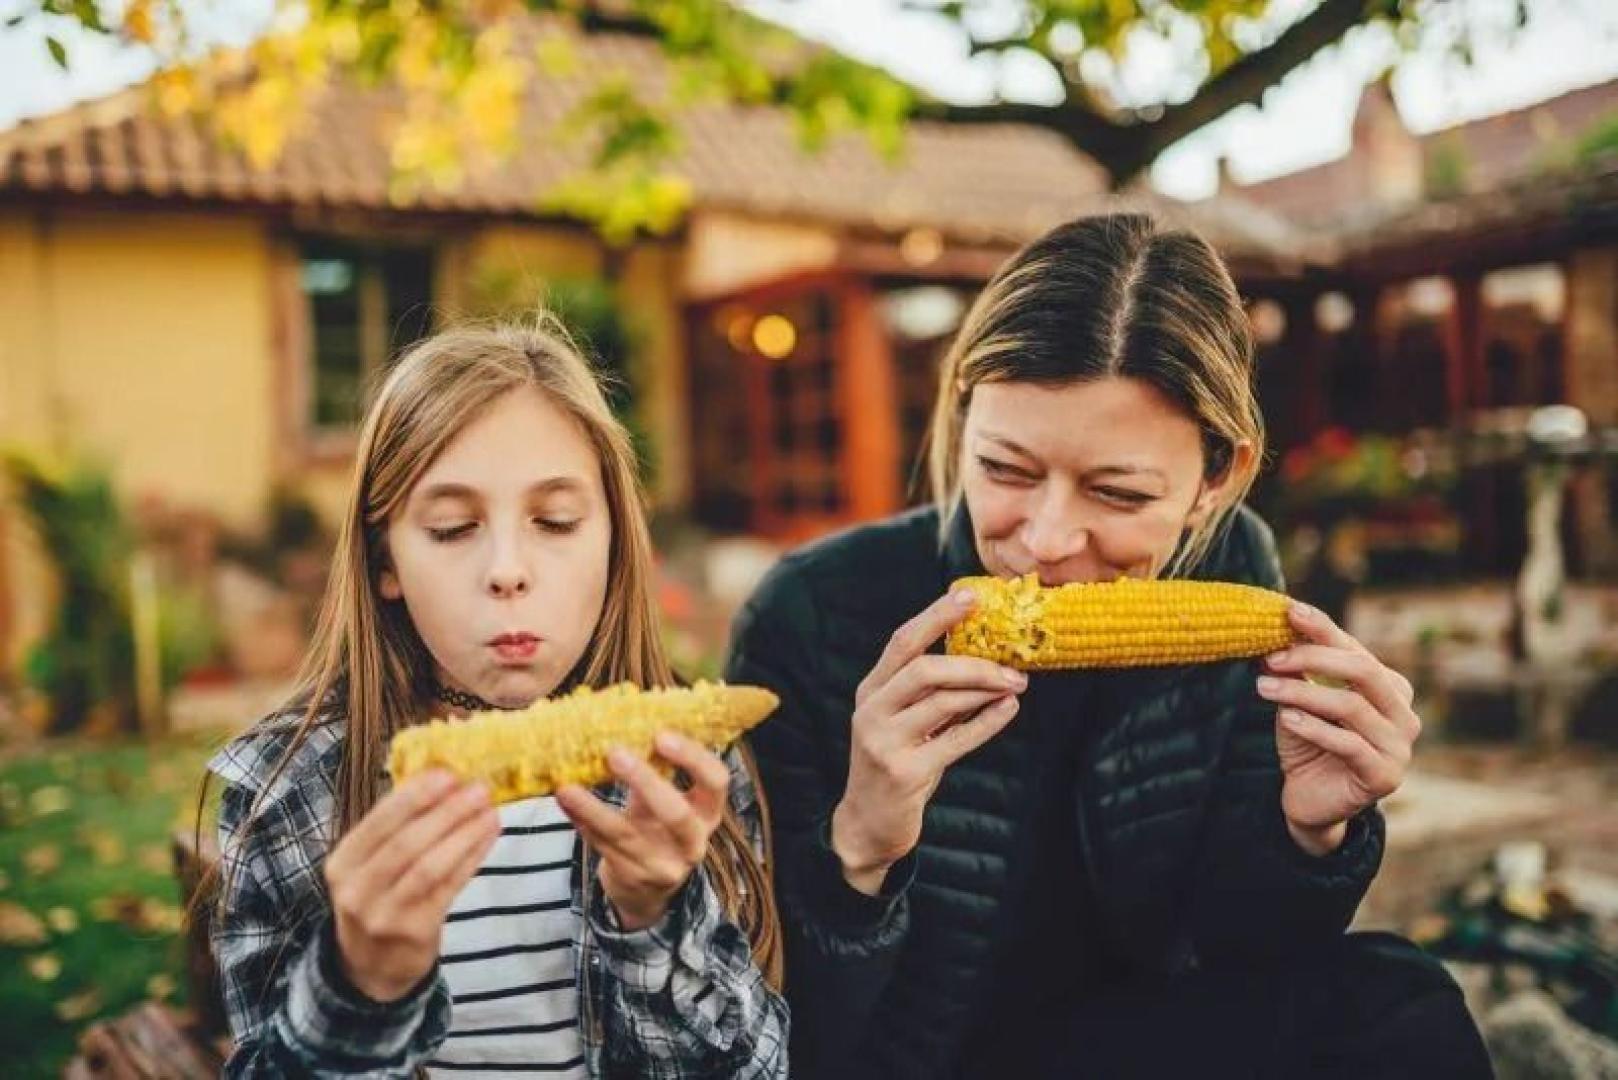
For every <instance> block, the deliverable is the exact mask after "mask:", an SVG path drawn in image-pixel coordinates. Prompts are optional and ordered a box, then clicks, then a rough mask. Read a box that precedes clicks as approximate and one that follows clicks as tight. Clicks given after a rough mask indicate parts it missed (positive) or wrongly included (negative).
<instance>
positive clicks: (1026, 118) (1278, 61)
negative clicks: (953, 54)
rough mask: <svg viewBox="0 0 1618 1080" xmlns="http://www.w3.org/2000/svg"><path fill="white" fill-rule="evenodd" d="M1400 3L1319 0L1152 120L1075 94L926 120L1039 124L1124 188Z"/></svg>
mask: <svg viewBox="0 0 1618 1080" xmlns="http://www.w3.org/2000/svg"><path fill="white" fill-rule="evenodd" d="M1397 7H1398V4H1397V0H1322V2H1321V4H1320V6H1318V7H1317V8H1315V9H1314V10H1313V11H1311V12H1310V13H1309V14H1308V15H1306V16H1304V17H1303V18H1302V19H1299V20H1298V21H1297V22H1296V23H1294V24H1293V25H1291V26H1289V27H1288V28H1287V29H1286V30H1285V31H1283V32H1282V34H1281V36H1280V37H1278V38H1276V39H1275V40H1274V41H1273V42H1271V43H1270V44H1268V45H1266V46H1265V47H1264V48H1262V49H1259V50H1258V51H1256V52H1253V53H1249V54H1248V55H1246V56H1244V57H1242V58H1241V59H1240V60H1238V61H1236V62H1235V63H1234V64H1232V65H1230V67H1228V68H1226V69H1225V70H1224V71H1222V72H1220V73H1219V74H1218V75H1215V76H1214V77H1213V78H1211V79H1209V80H1208V81H1207V82H1206V83H1204V84H1203V85H1202V87H1201V88H1200V89H1198V90H1197V92H1196V93H1195V94H1194V95H1193V96H1192V97H1191V98H1190V99H1189V100H1187V101H1184V102H1182V103H1180V104H1178V105H1170V106H1167V107H1166V108H1165V109H1164V110H1163V112H1162V115H1161V116H1159V117H1157V118H1156V119H1153V120H1149V121H1133V122H1122V121H1118V120H1114V119H1112V118H1110V117H1108V116H1105V115H1103V114H1101V113H1100V112H1097V111H1096V110H1095V109H1094V108H1093V107H1091V106H1090V105H1088V104H1087V103H1086V102H1084V101H1082V100H1078V99H1076V98H1074V97H1073V96H1071V90H1070V96H1069V98H1068V100H1067V101H1065V102H1063V103H1062V104H1061V105H1028V104H1021V103H1016V102H996V103H994V104H990V105H947V104H938V105H933V104H929V105H924V106H923V107H922V110H921V111H922V114H923V115H926V116H931V117H933V118H936V119H941V120H947V121H950V122H953V123H969V124H983V123H1022V124H1035V125H1038V126H1040V127H1043V128H1047V129H1049V130H1052V131H1056V132H1058V133H1060V134H1062V135H1063V136H1065V137H1066V138H1068V139H1069V140H1070V141H1072V142H1073V144H1074V145H1075V146H1077V147H1078V148H1079V149H1080V150H1083V151H1084V152H1085V153H1087V154H1089V155H1090V156H1091V157H1093V158H1095V159H1096V160H1097V161H1099V162H1100V163H1101V164H1102V166H1103V167H1105V168H1106V170H1107V172H1108V173H1109V174H1110V175H1111V177H1112V183H1113V186H1114V187H1122V186H1123V185H1124V184H1126V183H1128V182H1129V180H1131V179H1132V178H1133V177H1134V176H1135V175H1136V174H1137V173H1139V172H1140V171H1141V170H1142V169H1144V168H1146V166H1148V165H1150V164H1151V163H1152V161H1153V160H1155V159H1156V158H1157V156H1158V155H1159V154H1161V153H1162V152H1163V151H1164V150H1166V149H1168V148H1169V147H1170V146H1172V145H1173V144H1174V143H1176V142H1178V141H1179V140H1180V139H1182V138H1184V137H1185V136H1187V135H1189V134H1191V133H1192V132H1193V131H1196V130H1197V129H1198V128H1201V127H1203V126H1204V125H1206V124H1208V123H1211V122H1212V121H1214V120H1217V119H1218V118H1219V117H1221V116H1223V115H1225V114H1226V113H1227V112H1229V111H1230V110H1232V109H1234V108H1236V107H1237V106H1239V105H1245V104H1248V103H1249V102H1255V101H1257V100H1258V99H1259V98H1260V97H1261V96H1262V95H1263V93H1264V91H1265V90H1267V89H1269V88H1270V87H1271V86H1274V85H1275V84H1276V83H1277V82H1279V81H1280V80H1281V79H1282V78H1284V77H1285V76H1286V75H1287V74H1288V73H1289V72H1291V71H1292V70H1293V69H1294V68H1296V67H1298V66H1299V65H1300V64H1302V63H1304V62H1305V61H1306V60H1308V59H1310V58H1311V57H1313V56H1314V55H1315V54H1316V53H1317V52H1319V51H1320V50H1321V49H1323V48H1325V47H1326V46H1327V45H1330V44H1332V43H1333V42H1335V41H1337V40H1339V39H1340V38H1342V36H1343V35H1344V34H1346V33H1347V32H1348V31H1349V30H1351V29H1353V28H1354V27H1355V26H1358V25H1359V24H1361V23H1363V22H1365V21H1367V20H1369V19H1371V18H1373V17H1375V16H1377V15H1379V14H1391V13H1392V12H1393V11H1394V10H1396V9H1397Z"/></svg>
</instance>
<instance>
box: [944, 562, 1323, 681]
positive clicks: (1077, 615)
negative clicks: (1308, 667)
mask: <svg viewBox="0 0 1618 1080" xmlns="http://www.w3.org/2000/svg"><path fill="white" fill-rule="evenodd" d="M953 588H956V589H960V588H968V589H971V590H972V592H973V593H974V594H976V596H977V598H978V600H977V606H976V607H975V608H973V610H972V612H971V613H970V614H969V615H967V617H966V618H965V619H963V620H962V621H961V622H960V623H959V624H958V625H956V626H955V627H954V628H953V629H952V630H951V631H950V633H949V640H948V651H949V652H951V653H957V654H962V655H966V656H981V657H985V658H987V659H989V660H994V661H996V662H998V663H1001V664H1006V665H1008V666H1010V667H1015V668H1019V669H1022V670H1025V671H1047V670H1056V669H1061V668H1105V667H1151V666H1154V665H1158V664H1190V663H1197V662H1200V661H1206V660H1224V659H1229V658H1232V657H1238V656H1257V655H1260V654H1262V653H1267V652H1271V651H1273V650H1275V649H1281V648H1285V647H1286V646H1287V645H1288V644H1289V643H1290V642H1291V641H1292V636H1293V635H1292V629H1291V627H1290V626H1289V625H1288V624H1287V614H1286V613H1287V603H1288V600H1287V598H1286V597H1285V596H1283V595H1281V594H1280V593H1275V592H1271V591H1269V590H1268V589H1260V588H1257V587H1255V586H1252V585H1235V584H1230V583H1226V582H1211V581H1179V580H1170V581H1142V580H1139V579H1136V578H1120V579H1119V580H1117V581H1113V582H1097V583H1094V584H1071V585H1060V586H1054V587H1049V588H1046V587H1042V586H1041V585H1040V584H1039V579H1038V577H1037V576H1035V575H1033V574H1029V575H1026V576H1025V577H1022V578H1015V579H1012V580H1009V581H1004V580H1001V579H999V578H992V577H971V578H962V579H960V580H959V581H957V582H955V584H954V586H953Z"/></svg>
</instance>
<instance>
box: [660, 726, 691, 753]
mask: <svg viewBox="0 0 1618 1080" xmlns="http://www.w3.org/2000/svg"><path fill="white" fill-rule="evenodd" d="M655 742H656V743H657V748H658V749H659V750H664V751H668V752H669V753H675V754H677V753H679V752H680V749H681V748H682V747H683V746H684V745H685V740H684V739H682V738H680V737H679V736H678V735H676V734H675V733H674V732H672V731H660V732H658V734H657V739H656V740H655Z"/></svg>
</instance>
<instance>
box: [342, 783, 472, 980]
mask: <svg viewBox="0 0 1618 1080" xmlns="http://www.w3.org/2000/svg"><path fill="white" fill-rule="evenodd" d="M499 836H500V816H499V815H498V814H496V813H495V811H494V808H493V806H492V805H491V804H490V802H489V791H488V788H486V787H484V786H483V785H481V784H464V783H461V782H459V781H458V780H456V778H455V777H454V776H452V775H450V774H449V773H447V772H444V771H443V770H441V769H435V770H432V771H430V772H425V773H422V774H421V775H419V776H414V777H411V778H410V779H409V780H407V781H405V782H404V783H403V784H400V785H399V786H398V787H397V788H395V789H394V790H392V791H390V792H389V793H388V794H387V795H385V796H383V798H382V799H381V800H379V801H378V802H377V804H376V805H375V806H374V807H372V808H371V811H370V813H368V814H366V815H365V816H364V817H363V818H361V819H360V821H359V824H357V825H355V826H354V828H353V829H351V830H349V832H348V835H346V836H344V837H343V838H342V839H341V840H340V841H338V843H337V846H336V847H335V848H333V849H332V852H331V854H330V855H328V856H327V857H326V863H325V867H324V872H325V876H326V889H327V895H328V896H330V897H331V903H332V911H333V914H334V916H335V918H336V932H337V948H338V952H339V953H340V954H341V956H340V960H341V963H342V968H343V973H344V974H345V975H346V976H347V977H348V980H349V981H350V982H351V983H353V984H354V986H355V988H356V989H358V990H359V991H360V992H361V993H362V994H364V995H365V996H366V997H368V998H370V999H372V1000H373V1001H382V1002H387V1001H397V1000H398V999H399V998H402V997H404V996H405V994H407V993H409V992H410V990H411V988H413V987H414V986H415V985H416V984H417V983H419V982H421V980H422V979H423V978H425V977H426V975H427V973H428V972H429V971H431V970H432V967H433V964H434V963H436V962H437V960H438V948H439V940H440V937H441V936H442V934H443V927H444V915H445V913H446V912H447V911H448V910H449V905H450V902H451V901H452V900H454V899H455V896H456V894H457V893H459V892H460V891H461V889H462V888H464V887H465V885H466V883H467V882H468V881H470V880H471V879H472V876H473V875H474V874H476V873H477V870H478V867H479V866H481V865H483V859H484V857H485V856H487V855H488V853H489V848H490V847H491V846H492V845H493V844H494V842H495V840H496V839H498V838H499Z"/></svg>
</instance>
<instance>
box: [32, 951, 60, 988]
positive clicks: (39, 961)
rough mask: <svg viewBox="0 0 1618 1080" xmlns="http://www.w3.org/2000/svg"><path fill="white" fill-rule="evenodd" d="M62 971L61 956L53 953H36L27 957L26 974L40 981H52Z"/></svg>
mask: <svg viewBox="0 0 1618 1080" xmlns="http://www.w3.org/2000/svg"><path fill="white" fill-rule="evenodd" d="M61 973H62V958H61V957H60V956H57V955H56V954H55V953H48V952H46V953H38V954H36V955H34V956H30V957H29V958H28V974H30V975H32V976H33V977H34V978H36V979H38V980H39V981H40V982H52V981H54V980H55V978H56V977H57V976H58V975H60V974H61Z"/></svg>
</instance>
